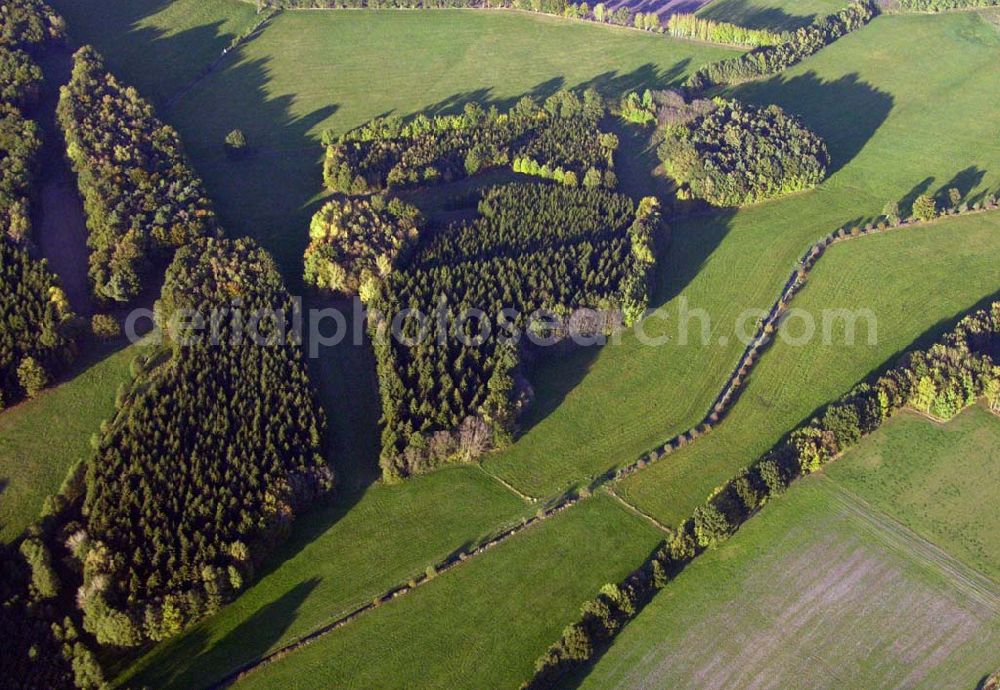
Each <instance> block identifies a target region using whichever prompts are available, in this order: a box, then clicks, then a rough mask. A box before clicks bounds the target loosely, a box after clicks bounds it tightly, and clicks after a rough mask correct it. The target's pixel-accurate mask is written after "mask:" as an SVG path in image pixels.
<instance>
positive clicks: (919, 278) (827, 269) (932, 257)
mask: <svg viewBox="0 0 1000 690" xmlns="http://www.w3.org/2000/svg"><path fill="white" fill-rule="evenodd" d="M997 252H1000V214H996V213H993V214H981V215H974V216H966V217H962V218H950V219H946V220H941V221H939V222H937V223H936V224H933V225H930V226H926V227H923V228H916V229H910V230H901V231H898V232H895V233H887V234H884V235H876V236H872V237H867V238H862V239H858V240H854V241H851V242H847V243H843V244H837V245H834V246H833V247H832V248H831V249H830V250H828V252H827V254H826V256H824V257H823V258H822V259H821V260H820V262H819V264H818V265H817V267H816V269H815V270H814V272H813V274H812V276H811V277H810V280H809V283H808V284H807V285H806V287H805V288H804V289H803V291H802V292H801V293H800V294H799V295H798V296H797V297H796V299H795V301H794V302H793V304H792V306H793V307H794V308H796V309H802V310H804V311H805V312H806V313H808V314H810V315H811V316H812V317H813V318H814V319H815V321H816V323H817V332H816V333H817V337H816V338H814V339H813V341H812V342H810V343H809V344H808V345H806V346H805V347H801V346H796V345H795V344H794V343H795V340H794V337H795V336H797V335H800V334H801V331H800V330H799V328H800V327H801V322H798V324H796V323H795V322H790V323H789V325H788V327H789V330H788V331H787V335H789V336H791V338H790V343H789V342H785V341H784V340H782V339H781V338H780V337H779V338H778V339H777V340H776V341H775V343H774V344H773V345H772V346H771V347H770V348H769V349H768V351H767V352H766V353H765V354H764V356H763V358H762V359H761V361H760V362H759V364H758V365H757V367H756V369H755V370H754V372H753V373H752V374H751V376H750V379H749V380H748V382H747V384H746V388H745V390H744V391H743V393H742V395H741V397H740V399H739V401H738V402H737V403H736V405H735V406H734V408H733V409H732V411H731V412H730V414H729V416H728V417H727V418H726V419H725V420H724V421H723V422H722V423H721V424H719V425H718V426H717V427H716V428H715V430H713V431H712V433H710V434H708V435H707V436H705V437H703V438H700V439H698V441H697V442H696V443H693V444H691V445H689V446H687V447H686V448H684V449H683V450H681V451H679V452H677V453H674V454H673V455H670V456H669V457H667V458H666V459H665V460H663V461H662V462H658V463H656V464H655V465H652V466H650V467H647V468H646V469H645V470H643V471H642V472H640V473H638V474H636V475H634V476H632V477H630V478H628V479H626V480H625V481H623V482H622V484H621V485H620V487H619V491H621V493H622V495H623V496H625V497H626V498H627V499H628V500H630V501H632V502H634V503H635V504H636V505H638V506H640V507H641V508H642V509H644V510H647V511H649V512H651V513H653V514H655V515H656V516H657V517H658V518H660V519H661V520H663V521H665V522H667V523H669V524H677V523H678V522H679V521H680V520H683V519H685V518H687V517H688V516H689V515H691V513H692V511H693V509H694V508H695V507H696V506H697V505H700V504H701V503H702V502H703V501H704V500H705V498H706V497H707V496H708V495H709V493H710V492H711V491H712V489H713V488H715V487H716V486H718V485H720V484H721V483H723V482H724V481H725V480H726V479H727V478H729V477H730V476H732V475H733V474H734V472H735V471H736V470H737V469H738V468H740V467H742V466H744V465H747V464H749V463H750V462H751V461H753V460H754V459H756V458H757V457H758V456H760V455H761V454H762V453H764V452H765V451H767V450H768V449H770V448H771V447H772V446H773V445H774V444H775V443H777V441H778V440H779V439H780V438H781V437H782V436H783V435H784V434H785V433H787V432H788V431H790V430H791V429H792V428H794V427H795V426H797V425H798V424H800V423H801V422H803V421H804V420H806V419H808V417H810V416H811V415H812V414H813V412H814V411H815V410H817V409H818V408H819V407H821V406H822V405H824V404H826V403H827V402H829V401H830V400H833V399H835V398H837V397H839V396H840V395H842V394H843V393H845V392H846V391H847V390H849V389H850V388H851V387H852V386H853V385H854V384H855V383H857V382H858V381H860V380H861V379H864V378H865V377H867V376H868V375H869V373H870V372H871V371H872V370H874V369H876V368H878V367H881V366H882V365H883V363H887V362H888V363H889V364H891V363H892V362H893V360H894V359H895V356H896V354H897V353H899V352H901V351H902V350H905V349H908V348H909V347H910V346H911V344H912V343H913V342H914V341H915V340H918V339H919V340H921V341H922V342H925V343H926V342H928V341H931V340H932V339H933V338H934V337H936V335H937V334H938V333H939V332H940V331H941V330H942V329H943V328H944V327H946V326H947V325H949V324H950V323H952V322H953V320H954V319H955V318H956V317H957V316H960V315H961V314H962V313H964V312H965V311H966V310H968V309H969V308H971V307H972V306H973V305H975V304H977V303H978V302H979V301H980V300H981V299H982V298H983V297H984V296H987V295H991V294H993V293H996V292H997V291H998V290H1000V265H998V264H997V262H996V260H995V256H996V254H997ZM824 309H849V310H852V311H853V310H859V309H868V310H871V313H872V314H873V315H874V317H875V320H876V324H877V326H876V329H875V336H876V338H875V341H876V342H875V343H874V344H871V343H870V340H869V332H868V327H867V325H866V320H864V319H861V320H859V321H858V327H857V331H856V337H855V341H854V345H853V346H852V345H847V344H845V343H847V342H848V340H847V338H846V337H845V335H846V334H845V330H844V322H843V321H839V322H836V323H833V322H832V321H831V323H832V324H833V327H832V330H831V334H832V337H831V338H830V339H829V341H828V344H824V342H823V338H822V330H823V329H822V325H821V324H822V322H823V318H824V317H823V310H824Z"/></svg>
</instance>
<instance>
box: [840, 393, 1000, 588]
mask: <svg viewBox="0 0 1000 690" xmlns="http://www.w3.org/2000/svg"><path fill="white" fill-rule="evenodd" d="M827 474H828V475H829V476H830V478H831V479H833V480H835V481H836V482H837V483H838V484H840V485H841V486H843V487H844V488H846V489H848V490H849V491H851V493H854V494H856V495H857V496H859V497H861V498H863V499H864V500H865V501H867V502H869V503H871V504H872V505H873V506H874V507H875V508H877V509H878V510H880V511H882V512H885V513H888V514H890V515H892V516H893V517H894V518H895V519H896V520H898V521H899V522H901V523H902V524H904V525H906V526H907V527H908V528H910V529H911V530H913V531H914V532H916V533H917V534H919V535H921V536H922V537H924V538H925V539H927V540H928V541H932V542H934V543H935V544H937V545H938V546H939V547H940V548H941V549H943V550H945V551H947V552H949V553H950V554H951V555H953V556H954V557H955V558H958V559H959V560H961V561H963V562H965V563H966V564H967V565H969V566H970V567H972V568H975V569H976V570H978V571H980V572H981V573H983V574H984V575H988V576H989V577H991V578H992V579H993V580H994V581H995V582H998V583H1000V512H998V511H997V510H995V509H994V507H995V504H996V500H997V499H996V490H997V487H998V486H1000V417H998V416H997V415H995V414H993V413H991V412H989V411H987V410H986V409H984V408H982V407H978V406H977V407H972V408H969V409H968V410H966V411H965V412H963V413H962V414H960V415H959V416H958V417H956V418H955V419H953V420H951V421H950V422H948V423H947V424H935V423H933V422H930V421H928V420H927V419H926V418H925V417H922V416H919V415H917V414H913V413H904V414H900V415H898V416H897V417H895V418H894V419H892V420H890V422H889V424H888V425H887V426H886V428H885V429H884V430H882V431H881V432H880V433H878V434H875V435H873V436H872V437H871V438H870V439H868V440H866V441H865V442H864V443H863V444H862V445H861V446H859V447H858V448H857V449H855V450H853V451H852V452H851V453H849V454H847V455H845V456H844V458H842V460H840V461H838V462H836V463H834V464H833V465H831V466H830V467H829V468H828V469H827Z"/></svg>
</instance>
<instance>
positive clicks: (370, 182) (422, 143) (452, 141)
mask: <svg viewBox="0 0 1000 690" xmlns="http://www.w3.org/2000/svg"><path fill="white" fill-rule="evenodd" d="M605 112H606V111H605V106H604V103H603V101H602V99H601V97H600V96H599V95H598V93H597V91H596V90H594V89H588V90H586V91H585V92H584V93H583V94H582V96H580V95H577V94H576V93H575V92H573V91H560V92H558V93H555V94H553V95H552V96H549V97H548V98H547V99H545V101H544V103H542V104H541V105H539V104H538V103H537V102H536V101H535V100H534V99H532V98H530V97H527V96H526V97H524V98H522V99H521V100H520V101H518V103H517V104H516V105H514V106H513V107H512V108H511V109H510V110H508V111H507V112H505V113H501V112H500V111H499V110H498V109H497V108H496V107H495V106H494V107H491V108H489V109H484V108H483V107H482V106H480V105H479V104H478V103H468V104H466V105H465V107H464V110H463V112H462V114H460V115H439V116H436V117H434V118H428V117H427V116H425V115H422V114H420V115H417V116H416V117H414V118H412V119H411V120H409V121H407V122H404V121H403V119H402V118H400V117H398V116H389V117H382V118H376V119H375V120H372V121H371V122H369V123H367V124H365V125H364V126H362V127H360V128H358V129H356V130H353V131H351V132H348V133H346V134H344V135H343V136H341V137H333V136H332V134H325V135H324V141H325V143H326V144H327V149H326V157H325V160H324V166H323V178H324V182H325V184H326V186H327V188H329V189H330V190H332V191H336V192H341V193H345V194H362V193H365V192H370V191H378V190H384V189H387V188H399V187H407V186H413V185H420V184H433V183H436V182H451V181H453V180H457V179H461V178H464V177H468V176H471V175H475V174H477V173H479V172H482V171H484V170H487V169H490V168H495V167H498V166H506V165H517V167H518V169H519V171H520V172H524V173H527V174H537V175H541V176H543V177H550V178H555V171H556V170H562V171H563V172H562V177H563V179H562V180H561V181H563V182H565V174H566V173H567V172H572V173H573V176H572V180H576V181H579V180H582V179H583V178H584V177H585V176H586V174H587V173H590V171H591V170H593V171H594V172H593V173H591V176H592V177H593V175H600V176H601V180H602V181H611V182H613V181H614V180H613V178H612V177H608V174H607V173H608V171H609V170H611V168H612V167H613V163H614V161H613V154H614V150H615V148H617V145H618V141H617V139H616V138H614V137H613V135H607V134H604V133H602V132H601V131H600V129H599V127H598V123H599V120H600V119H601V118H602V117H603V116H604V114H605ZM543 168H544V169H545V171H546V173H547V174H542V169H543Z"/></svg>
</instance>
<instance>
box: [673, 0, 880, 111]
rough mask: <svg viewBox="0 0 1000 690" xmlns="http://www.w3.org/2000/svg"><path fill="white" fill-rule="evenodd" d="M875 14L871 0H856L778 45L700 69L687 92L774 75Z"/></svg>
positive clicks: (864, 23) (688, 81)
mask: <svg viewBox="0 0 1000 690" xmlns="http://www.w3.org/2000/svg"><path fill="white" fill-rule="evenodd" d="M877 14H878V6H877V5H876V3H875V2H874V0H856V1H855V2H852V3H851V4H850V5H848V6H847V7H845V8H844V9H842V10H840V11H839V12H836V13H834V14H830V15H827V16H825V17H820V18H818V19H816V21H814V22H813V23H812V24H810V25H809V26H806V27H802V28H800V29H798V30H797V31H795V32H793V33H792V34H791V35H790V36H789V38H788V40H786V41H784V42H783V43H779V44H777V45H765V46H761V47H760V48H754V49H753V50H751V51H750V52H748V53H745V54H743V55H740V56H739V57H734V58H728V59H726V60H722V61H720V62H713V63H709V64H708V65H705V66H703V67H701V68H699V69H698V70H697V71H695V72H694V73H693V74H692V75H691V76H689V77H688V79H687V81H686V82H685V86H686V87H687V88H688V90H689V91H692V92H702V91H705V90H706V89H708V88H711V87H713V86H729V85H733V84H742V83H743V82H746V81H751V80H753V79H758V78H760V77H763V76H767V75H769V74H775V73H777V72H780V71H782V70H784V69H786V68H788V67H791V66H792V65H794V64H796V63H797V62H800V61H801V60H803V59H804V58H807V57H809V56H810V55H812V54H814V53H817V52H819V51H820V50H821V49H822V48H823V47H825V46H827V45H829V44H830V43H833V42H834V41H836V40H837V39H838V38H840V37H842V36H845V35H847V34H849V33H851V32H853V31H857V30H858V29H860V28H862V27H864V26H865V25H866V24H868V22H870V21H871V20H872V19H874V18H875V16H876V15H877Z"/></svg>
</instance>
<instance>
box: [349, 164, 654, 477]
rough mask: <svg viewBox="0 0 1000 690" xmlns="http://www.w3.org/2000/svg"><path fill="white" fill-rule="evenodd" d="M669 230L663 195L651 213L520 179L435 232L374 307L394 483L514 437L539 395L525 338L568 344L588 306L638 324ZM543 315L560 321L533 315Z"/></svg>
mask: <svg viewBox="0 0 1000 690" xmlns="http://www.w3.org/2000/svg"><path fill="white" fill-rule="evenodd" d="M658 226H659V208H658V206H657V204H656V202H655V200H653V199H647V200H644V201H643V202H642V203H641V204H640V210H639V212H638V213H637V212H636V211H635V209H634V206H633V203H632V201H631V200H630V199H628V198H627V197H625V196H624V195H621V194H615V193H613V192H610V191H607V190H605V189H602V188H570V187H566V186H550V185H526V184H511V185H503V186H499V187H494V188H491V189H489V190H488V191H487V192H485V193H484V195H483V197H482V200H481V202H480V204H479V216H478V218H477V219H476V220H474V221H472V222H466V223H462V224H457V225H452V226H450V227H447V228H441V229H438V230H436V231H433V232H429V233H428V232H425V234H424V237H423V239H422V240H421V241H420V243H419V245H418V248H417V251H416V253H415V255H414V257H413V259H412V260H411V262H410V264H409V265H408V266H407V267H406V268H405V269H403V270H401V271H398V272H395V273H393V274H391V275H390V276H389V277H388V279H387V280H386V281H385V282H384V283H383V284H382V286H381V289H380V290H379V291H378V292H377V294H375V295H374V296H373V298H372V299H370V300H369V302H368V306H369V307H370V312H371V313H370V318H369V327H370V329H371V331H372V336H373V341H374V344H375V350H376V358H377V365H378V374H379V384H380V389H381V394H382V408H383V422H384V430H383V436H382V467H383V472H384V475H385V476H386V477H387V478H396V477H400V476H406V475H409V474H412V473H414V472H419V471H422V470H425V469H428V468H430V467H433V466H436V465H439V464H442V463H444V462H449V461H456V460H459V461H461V460H470V459H473V458H475V457H476V456H478V455H479V454H480V453H482V452H483V451H485V450H487V449H489V448H492V447H499V446H502V445H504V444H505V443H507V442H508V441H509V440H510V437H511V434H512V432H513V424H514V421H515V417H516V414H517V411H518V409H519V407H520V405H522V404H523V396H521V395H520V391H521V390H523V389H525V388H526V387H527V386H525V385H523V384H522V385H519V383H518V380H519V372H518V363H519V359H520V356H521V354H522V353H521V350H520V349H519V345H523V344H524V343H523V342H520V341H519V336H523V335H524V334H525V332H526V330H529V329H530V330H531V332H532V333H534V334H536V335H537V336H538V337H539V338H547V339H552V340H555V339H558V338H559V337H560V335H565V332H566V330H565V329H566V328H567V326H568V324H567V320H568V319H570V317H571V316H572V314H573V313H574V312H575V310H577V309H580V308H591V309H595V310H605V311H606V312H610V313H613V314H620V313H621V312H622V311H624V312H625V317H624V318H625V320H626V321H629V320H631V319H634V318H636V316H637V315H638V314H640V313H641V312H642V310H643V309H644V308H645V305H646V300H647V282H648V274H649V271H650V269H651V267H652V264H653V260H654V258H653V249H652V245H653V240H654V236H655V233H656V230H657V228H658ZM407 310H409V311H407ZM540 310H544V311H545V312H546V313H548V314H550V315H551V316H550V318H548V319H546V320H540V319H533V318H532V317H533V315H534V316H537V313H538V312H539V311H540ZM418 312H419V314H421V315H423V316H425V317H426V318H423V319H422V318H418V316H417V313H418ZM397 315H402V316H403V317H402V318H401V319H397ZM611 321H613V319H610V320H608V321H607V322H600V323H598V324H597V325H596V326H595V329H596V330H600V329H603V328H607V327H608V324H609V323H611ZM484 329H486V330H484ZM484 334H485V336H484Z"/></svg>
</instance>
